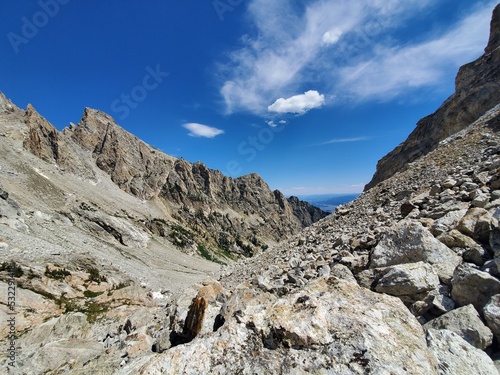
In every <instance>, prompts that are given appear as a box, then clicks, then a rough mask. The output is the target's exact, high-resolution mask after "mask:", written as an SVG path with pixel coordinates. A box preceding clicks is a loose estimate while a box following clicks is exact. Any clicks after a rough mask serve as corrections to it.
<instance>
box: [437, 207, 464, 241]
mask: <svg viewBox="0 0 500 375" xmlns="http://www.w3.org/2000/svg"><path fill="white" fill-rule="evenodd" d="M466 213H467V210H460V211H451V212H448V213H447V214H446V215H444V216H443V217H441V218H439V219H438V220H436V221H435V222H434V224H433V225H432V228H431V232H432V234H433V235H434V236H439V235H440V234H442V233H445V232H448V231H450V230H451V229H454V228H455V227H456V226H457V225H458V223H459V222H460V219H461V218H463V217H464V215H465V214H466Z"/></svg>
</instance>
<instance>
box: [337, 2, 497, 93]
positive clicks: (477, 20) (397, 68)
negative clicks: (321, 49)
mask: <svg viewBox="0 0 500 375" xmlns="http://www.w3.org/2000/svg"><path fill="white" fill-rule="evenodd" d="M491 9H492V8H491V7H488V6H486V7H484V6H483V7H481V8H478V9H477V10H476V11H475V12H474V13H472V14H470V15H469V16H467V17H466V18H464V19H463V20H461V21H460V22H459V23H458V24H456V25H455V26H454V27H453V28H452V29H451V30H449V31H448V32H447V33H445V34H444V35H441V36H438V37H436V38H434V39H431V40H427V41H425V42H422V43H419V44H414V45H409V46H404V47H398V46H396V47H387V46H380V47H379V48H378V49H377V51H376V53H375V55H374V56H373V57H371V58H369V59H367V60H365V61H362V62H360V63H359V64H356V65H353V66H346V67H344V68H342V69H340V70H339V71H338V72H335V73H334V75H337V76H338V77H339V83H338V88H340V89H341V90H342V91H344V92H349V93H350V94H352V95H354V97H356V98H358V99H370V98H377V99H382V100H387V99H391V98H393V97H395V96H397V95H399V94H401V93H402V92H403V91H405V90H408V89H412V88H417V87H425V86H436V85H437V86H439V84H440V83H441V82H443V78H444V77H445V73H446V72H447V71H449V70H450V69H451V70H453V71H456V69H457V68H458V67H459V66H460V65H462V64H463V63H464V62H467V61H471V60H473V59H475V58H477V57H479V55H480V54H481V53H482V51H483V48H484V46H485V45H486V44H485V43H486V41H487V40H488V33H489V22H488V20H489V19H490V17H491Z"/></svg>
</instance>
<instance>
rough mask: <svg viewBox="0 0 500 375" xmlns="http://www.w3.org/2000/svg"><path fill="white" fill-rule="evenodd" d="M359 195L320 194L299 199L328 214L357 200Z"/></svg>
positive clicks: (302, 196)
mask: <svg viewBox="0 0 500 375" xmlns="http://www.w3.org/2000/svg"><path fill="white" fill-rule="evenodd" d="M358 196H359V194H319V195H301V196H299V198H300V199H301V200H304V201H306V202H309V203H311V204H312V205H313V206H316V207H318V208H321V209H322V210H323V211H326V212H333V211H334V210H335V208H336V207H337V206H340V205H342V204H347V203H349V202H351V201H353V200H354V199H356V198H357V197H358Z"/></svg>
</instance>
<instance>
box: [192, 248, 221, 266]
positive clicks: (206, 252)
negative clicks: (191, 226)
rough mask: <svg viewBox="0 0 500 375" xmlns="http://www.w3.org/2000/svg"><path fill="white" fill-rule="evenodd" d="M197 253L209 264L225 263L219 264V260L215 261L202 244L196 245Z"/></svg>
mask: <svg viewBox="0 0 500 375" xmlns="http://www.w3.org/2000/svg"><path fill="white" fill-rule="evenodd" d="M198 252H199V253H200V255H201V256H202V257H203V258H205V259H207V260H209V261H211V262H214V263H218V264H225V263H223V262H221V261H220V260H219V259H217V258H216V257H214V256H213V255H212V254H211V252H210V251H209V250H208V249H207V248H206V247H205V245H203V244H198Z"/></svg>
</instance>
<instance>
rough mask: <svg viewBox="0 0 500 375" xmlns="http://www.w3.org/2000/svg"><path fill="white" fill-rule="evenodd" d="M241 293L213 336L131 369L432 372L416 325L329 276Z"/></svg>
mask: <svg viewBox="0 0 500 375" xmlns="http://www.w3.org/2000/svg"><path fill="white" fill-rule="evenodd" d="M249 293H251V292H250V291H248V290H244V289H242V290H236V291H235V294H234V295H233V296H232V297H231V298H230V300H229V301H228V308H227V312H226V315H225V318H226V321H225V324H224V326H222V327H221V328H220V329H219V330H218V331H217V332H214V333H213V334H211V335H207V336H204V337H198V338H197V339H196V340H193V341H192V342H190V343H188V344H186V345H183V346H182V347H180V346H179V347H175V348H172V349H170V350H168V351H166V352H164V353H162V354H160V355H158V356H156V357H153V358H151V359H150V360H149V361H148V362H147V363H146V364H145V365H144V366H142V368H141V369H140V371H137V372H140V373H150V374H157V373H160V372H161V371H163V372H165V371H166V370H168V371H169V372H172V373H179V372H183V373H193V374H194V373H196V374H207V373H219V374H235V373H258V374H264V373H269V371H274V369H279V372H281V373H302V372H304V373H305V372H317V373H322V372H321V371H323V372H324V370H325V369H328V371H332V372H334V373H346V374H347V373H367V372H369V373H374V374H377V373H385V372H387V371H391V372H394V373H404V372H405V371H406V370H405V369H408V368H411V371H412V373H413V374H422V375H424V374H425V375H428V374H429V375H431V374H437V364H436V362H435V360H434V358H433V357H432V355H431V354H430V353H429V351H428V350H427V346H426V343H425V339H424V334H423V331H422V328H421V327H420V324H419V323H418V322H417V321H416V319H415V318H414V317H413V316H412V315H410V313H409V312H408V310H407V309H406V308H405V307H404V306H403V304H402V303H401V302H400V301H399V300H398V299H396V298H394V297H390V296H386V295H384V294H378V293H373V292H370V291H369V290H367V289H364V288H361V287H359V286H357V284H356V283H355V282H352V281H345V280H342V279H339V278H337V277H335V278H331V279H329V280H325V279H318V280H315V281H314V282H312V283H310V284H308V285H307V286H306V287H305V288H304V289H302V290H301V291H300V292H299V293H292V294H290V295H287V296H286V297H283V298H277V297H274V299H272V300H267V301H266V300H262V299H259V298H260V297H257V296H256V295H254V294H253V295H252V298H251V299H248V298H245V297H244V296H245V295H247V294H249ZM268 296H269V295H268ZM346 327H349V328H348V329H347V330H346ZM256 353H265V355H258V356H256V355H255V354H256ZM194 358H196V360H193V359H194ZM222 359H223V360H222ZM270 369H273V370H270Z"/></svg>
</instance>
